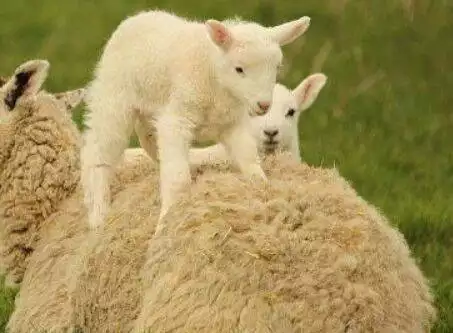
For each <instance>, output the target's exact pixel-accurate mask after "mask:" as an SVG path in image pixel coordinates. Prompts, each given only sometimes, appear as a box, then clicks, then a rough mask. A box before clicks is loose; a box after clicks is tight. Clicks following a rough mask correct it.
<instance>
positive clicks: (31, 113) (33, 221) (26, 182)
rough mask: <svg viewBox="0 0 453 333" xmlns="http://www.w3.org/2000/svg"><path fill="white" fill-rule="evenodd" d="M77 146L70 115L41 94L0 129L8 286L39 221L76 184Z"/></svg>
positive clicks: (22, 265)
mask: <svg viewBox="0 0 453 333" xmlns="http://www.w3.org/2000/svg"><path fill="white" fill-rule="evenodd" d="M13 112H15V111H13ZM79 141H80V134H79V133H78V131H77V128H76V126H75V124H73V123H72V120H71V116H70V114H66V110H63V109H61V108H60V107H58V106H57V105H56V101H55V99H54V97H52V96H51V95H47V94H45V93H44V92H42V93H41V95H40V96H39V97H38V98H37V99H36V101H35V102H34V103H31V104H30V106H29V109H28V111H27V110H22V112H21V113H20V119H17V120H16V121H14V122H13V123H11V124H2V125H1V126H0V147H1V149H0V166H1V167H0V266H2V267H1V268H2V273H5V274H6V277H7V282H8V283H9V284H17V283H20V281H21V280H22V276H23V274H24V271H25V269H26V267H27V264H28V260H29V255H30V253H31V252H33V250H34V248H35V247H36V243H37V241H38V240H39V234H40V231H39V229H40V225H41V223H42V221H43V220H44V219H45V218H46V217H48V216H49V215H50V214H51V213H53V212H55V211H56V209H57V207H58V205H59V204H60V202H61V201H62V200H63V199H65V198H66V197H68V196H69V195H71V194H72V193H73V191H74V190H75V188H76V186H77V184H78V182H79V177H80V165H79V150H80V142H79Z"/></svg>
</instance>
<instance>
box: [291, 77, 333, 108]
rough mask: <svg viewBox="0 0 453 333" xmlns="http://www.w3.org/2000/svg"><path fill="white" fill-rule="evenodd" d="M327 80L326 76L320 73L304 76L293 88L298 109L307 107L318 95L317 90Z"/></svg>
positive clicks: (319, 89)
mask: <svg viewBox="0 0 453 333" xmlns="http://www.w3.org/2000/svg"><path fill="white" fill-rule="evenodd" d="M326 82H327V76H326V75H324V74H322V73H316V74H312V75H310V76H308V77H307V78H305V79H304V80H303V81H302V82H301V83H300V84H299V85H298V86H297V87H296V89H294V90H293V95H294V97H295V98H296V101H297V105H298V108H299V109H300V110H305V109H308V108H309V107H310V106H311V105H312V104H313V102H314V101H315V100H316V98H317V97H318V94H319V92H320V91H321V89H322V88H323V87H324V85H325V84H326Z"/></svg>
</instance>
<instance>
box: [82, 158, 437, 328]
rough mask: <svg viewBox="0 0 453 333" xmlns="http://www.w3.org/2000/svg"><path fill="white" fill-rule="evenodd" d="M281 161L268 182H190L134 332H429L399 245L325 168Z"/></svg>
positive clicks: (429, 302) (144, 288) (220, 176)
mask: <svg viewBox="0 0 453 333" xmlns="http://www.w3.org/2000/svg"><path fill="white" fill-rule="evenodd" d="M289 155H290V154H288V153H286V154H275V155H269V156H267V157H266V159H265V161H264V163H263V168H264V170H265V171H266V173H267V175H268V177H269V182H267V183H254V184H250V183H248V182H247V181H246V179H244V177H240V176H238V175H237V174H236V175H235V174H234V173H231V172H223V173H219V172H218V170H214V171H209V170H206V169H205V173H204V174H202V175H200V176H199V177H198V178H197V181H196V182H195V183H194V185H193V186H191V187H190V188H189V189H188V190H187V191H186V193H185V195H184V196H183V197H182V198H181V200H180V201H179V202H178V204H175V206H174V207H173V208H172V209H170V211H169V212H168V214H167V216H166V223H167V227H166V230H165V231H164V232H163V233H162V235H161V236H159V237H155V238H153V239H152V240H151V241H150V242H149V249H148V258H147V262H146V264H145V266H144V268H143V270H142V272H141V274H140V277H139V278H138V280H139V281H140V279H141V284H140V292H141V293H144V297H143V300H142V301H141V305H140V306H141V311H140V315H139V316H138V317H137V320H135V321H134V328H133V330H132V332H137V333H138V332H170V331H171V332H199V333H202V332H206V333H207V332H217V333H222V332H225V333H226V332H262V333H270V332H282V333H283V332H305V333H315V332H316V333H318V332H332V333H333V332H348V333H353V332H357V333H359V332H379V333H393V332H405V333H424V332H428V331H429V329H430V328H431V327H432V325H433V322H434V320H435V318H436V311H435V309H434V307H433V297H432V295H431V293H430V290H429V285H428V283H427V281H426V279H425V277H424V276H423V274H422V272H421V271H420V269H419V268H418V267H417V264H416V262H415V260H414V259H413V258H412V256H411V253H410V250H409V247H408V245H407V243H406V241H405V239H404V237H403V235H402V234H401V233H400V232H398V230H397V229H395V228H393V227H392V226H391V225H390V224H389V221H388V220H387V219H386V218H385V217H384V216H383V215H381V214H380V213H379V212H378V211H377V210H376V209H375V208H374V207H373V206H372V205H370V204H368V203H367V202H366V201H365V200H363V199H362V198H361V197H360V196H359V195H358V194H357V193H356V192H355V190H354V189H353V188H352V187H351V186H350V185H349V184H348V182H347V181H346V180H344V179H343V178H342V177H341V176H340V175H339V174H338V172H337V171H336V170H335V169H327V168H316V167H311V166H309V165H307V164H306V163H300V162H299V161H296V160H294V159H293V158H292V157H291V156H289ZM205 168H206V167H205ZM142 189H143V185H142ZM145 196H146V195H145ZM136 204H137V206H139V205H141V203H140V200H137V203H136ZM125 215H127V214H125ZM150 223H153V221H150ZM154 223H155V222H154ZM123 270H124V268H123ZM87 296H88V294H87ZM115 304H121V302H118V300H116V303H115Z"/></svg>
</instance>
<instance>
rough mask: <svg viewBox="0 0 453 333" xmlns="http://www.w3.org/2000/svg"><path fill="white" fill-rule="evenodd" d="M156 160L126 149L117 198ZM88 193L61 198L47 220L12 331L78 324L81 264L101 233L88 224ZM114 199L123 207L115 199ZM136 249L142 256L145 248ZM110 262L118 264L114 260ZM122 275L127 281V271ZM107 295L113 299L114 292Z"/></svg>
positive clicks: (114, 189)
mask: <svg viewBox="0 0 453 333" xmlns="http://www.w3.org/2000/svg"><path fill="white" fill-rule="evenodd" d="M137 157H139V158H137ZM152 165H153V163H152V161H150V160H149V158H148V157H147V156H145V155H144V154H143V155H142V156H140V155H137V154H135V153H134V154H131V153H129V152H128V150H126V154H125V158H124V159H123V161H122V163H120V164H119V165H118V166H117V168H116V170H115V175H114V177H113V179H112V186H111V191H112V194H113V197H112V199H113V200H116V197H117V195H118V196H120V194H119V193H121V191H124V189H125V188H126V187H127V186H131V187H132V188H133V184H134V183H135V182H138V181H140V180H142V179H143V178H144V177H145V176H146V175H147V174H149V173H150V170H151V168H152ZM130 194H131V191H125V194H123V198H120V199H119V201H120V203H119V205H120V204H121V202H123V203H124V202H128V198H129V199H130V198H131V197H130ZM82 197H83V194H82V190H81V189H80V187H79V188H77V190H76V191H75V193H74V195H72V196H71V197H70V198H68V199H66V200H65V201H64V202H63V203H62V204H61V206H60V207H59V209H58V211H56V212H55V213H54V214H52V215H51V216H50V217H49V218H48V219H46V220H45V221H44V223H43V226H42V228H41V237H40V241H39V242H38V244H37V246H36V249H35V251H34V252H33V254H32V255H31V256H30V260H29V266H28V268H27V271H26V272H25V275H24V280H23V282H22V285H21V289H20V293H19V294H18V296H17V298H16V304H15V305H16V306H15V310H14V312H13V314H12V316H11V318H10V320H9V322H8V330H9V332H10V333H13V332H24V333H25V332H30V333H33V332H43V331H44V332H66V331H71V329H72V328H73V327H74V325H73V319H72V318H73V316H74V313H73V309H74V308H73V307H72V306H71V298H72V297H73V296H72V294H73V293H74V289H75V286H76V281H77V279H78V278H79V274H82V272H79V271H78V270H79V267H80V266H83V265H84V254H85V253H87V252H88V251H89V250H90V249H91V246H92V244H96V242H97V237H99V235H98V234H95V233H92V234H91V233H90V232H89V230H88V225H87V224H86V223H82V222H81V221H84V220H85V219H86V211H85V207H84V206H83V203H82ZM113 205H114V206H115V207H117V208H118V209H119V210H120V211H122V210H123V208H122V207H121V206H119V205H118V206H117V205H116V202H115V201H114V202H113ZM106 228H107V227H106ZM119 237H120V238H121V234H119ZM142 243H143V244H142V247H143V249H142V255H145V254H146V242H142ZM118 250H120V249H118ZM134 255H135V256H136V257H137V258H138V257H139V253H134ZM128 259H131V261H129V262H127V263H126V262H123V265H124V266H126V265H131V264H132V262H133V261H134V260H137V259H134V258H131V256H129V257H128ZM143 260H144V259H143ZM88 262H89V261H88ZM104 264H108V265H115V264H114V263H113V262H105V263H104ZM140 267H141V266H140ZM98 273H101V272H98ZM107 276H110V275H109V274H108V275H107ZM116 277H117V278H118V279H119V280H120V281H121V282H122V283H124V281H123V280H121V276H116ZM134 286H135V285H134ZM106 287H108V285H107V286H106ZM106 289H107V288H106ZM106 289H105V290H106ZM123 296H124V295H123ZM104 297H106V299H107V300H108V299H109V296H108V294H107V295H104ZM87 306H88V304H87ZM120 317H121V316H120ZM128 317H129V316H127V318H128ZM106 324H107V323H106Z"/></svg>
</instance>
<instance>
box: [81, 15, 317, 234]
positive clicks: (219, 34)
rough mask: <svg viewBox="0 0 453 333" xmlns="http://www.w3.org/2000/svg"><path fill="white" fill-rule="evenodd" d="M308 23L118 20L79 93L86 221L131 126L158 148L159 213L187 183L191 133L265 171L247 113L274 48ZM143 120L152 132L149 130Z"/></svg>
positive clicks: (276, 52) (262, 91) (261, 107)
mask: <svg viewBox="0 0 453 333" xmlns="http://www.w3.org/2000/svg"><path fill="white" fill-rule="evenodd" d="M309 22H310V19H309V18H308V17H302V18H300V19H298V20H294V21H291V22H287V23H285V24H281V25H278V26H275V27H269V28H268V27H263V26H261V25H259V24H257V23H254V22H242V21H238V20H226V21H224V22H219V21H216V20H207V21H206V22H205V23H201V22H197V21H189V20H188V19H184V18H181V17H177V16H175V15H173V14H171V13H167V12H163V11H148V12H141V13H138V14H136V15H134V16H132V17H128V18H127V19H125V20H124V21H123V22H122V23H121V24H120V25H119V26H118V27H117V29H116V30H115V31H114V32H113V34H112V35H111V37H110V39H109V41H108V42H107V43H106V45H105V47H104V50H103V53H102V56H101V59H100V61H99V63H98V64H97V67H96V71H95V78H94V79H93V81H92V82H91V85H90V87H89V90H88V95H87V105H88V108H89V110H90V112H89V114H88V116H87V120H86V125H87V127H88V129H87V131H86V135H85V144H84V146H83V148H82V183H83V186H84V190H85V202H86V206H87V209H88V210H89V224H90V226H91V227H92V228H97V227H99V226H102V224H103V223H104V218H105V215H106V212H107V210H108V209H109V205H108V202H109V191H108V185H109V177H110V172H111V168H112V167H113V166H114V165H115V164H116V163H117V161H118V160H119V158H120V156H121V153H122V152H123V151H124V149H126V147H127V144H128V142H129V137H130V135H131V133H132V131H133V130H134V127H135V131H136V133H137V135H138V137H139V140H140V143H141V145H142V147H143V148H145V149H146V150H147V152H148V154H149V155H150V156H152V157H153V158H154V159H156V158H157V156H159V162H160V166H161V167H160V195H161V210H160V217H159V220H160V221H162V219H163V217H164V216H165V214H166V212H167V211H168V209H169V207H170V206H171V205H172V204H173V203H174V202H175V200H176V198H177V196H178V195H179V194H180V191H181V189H182V188H184V186H186V185H187V184H188V183H189V182H190V167H189V147H190V143H191V141H192V140H193V139H197V140H213V141H216V142H222V143H223V144H224V145H225V147H226V148H227V150H228V151H229V153H230V154H231V156H232V157H233V159H234V160H235V162H236V163H237V164H238V165H239V168H240V169H241V171H242V172H243V173H244V174H245V175H246V176H250V177H253V176H257V178H258V179H260V178H261V179H265V178H266V176H265V174H264V172H263V170H262V168H261V166H260V161H259V157H258V152H257V147H256V142H255V140H254V139H253V137H252V135H251V133H250V132H249V130H248V127H249V115H250V116H257V115H263V114H265V113H266V112H267V111H268V109H269V106H270V105H271V102H272V90H273V87H274V85H275V83H276V76H277V71H278V67H279V66H280V64H281V61H282V58H283V54H282V51H281V48H280V47H281V46H282V45H286V44H288V43H291V42H293V41H294V40H295V39H296V38H298V37H299V36H300V35H302V34H303V33H304V32H305V31H306V30H307V28H308V26H309ZM150 128H153V129H154V128H155V132H156V138H152V137H150V136H148V133H149V131H150ZM162 227H163V225H162V224H161V223H159V227H158V228H157V229H156V233H158V232H160V231H161V229H162Z"/></svg>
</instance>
